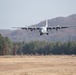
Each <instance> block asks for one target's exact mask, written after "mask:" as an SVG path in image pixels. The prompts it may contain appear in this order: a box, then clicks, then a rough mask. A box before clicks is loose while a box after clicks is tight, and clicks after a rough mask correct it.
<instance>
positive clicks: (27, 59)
mask: <svg viewBox="0 0 76 75" xmlns="http://www.w3.org/2000/svg"><path fill="white" fill-rule="evenodd" d="M0 75H76V56H57V55H56V56H4V57H2V56H1V57H0Z"/></svg>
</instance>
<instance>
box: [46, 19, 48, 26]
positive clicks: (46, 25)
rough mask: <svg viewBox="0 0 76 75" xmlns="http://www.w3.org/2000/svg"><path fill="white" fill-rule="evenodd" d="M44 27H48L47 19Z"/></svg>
mask: <svg viewBox="0 0 76 75" xmlns="http://www.w3.org/2000/svg"><path fill="white" fill-rule="evenodd" d="M46 27H48V20H47V19H46Z"/></svg>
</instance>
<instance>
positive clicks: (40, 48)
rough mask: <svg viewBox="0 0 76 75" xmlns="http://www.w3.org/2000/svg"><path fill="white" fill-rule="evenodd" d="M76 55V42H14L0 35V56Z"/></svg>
mask: <svg viewBox="0 0 76 75" xmlns="http://www.w3.org/2000/svg"><path fill="white" fill-rule="evenodd" d="M51 54H54V55H62V54H66V55H72V54H75V55H76V41H68V42H64V43H63V42H60V41H58V42H45V41H32V42H24V41H23V42H13V41H11V40H10V39H9V38H8V37H3V36H2V35H1V34H0V55H51Z"/></svg>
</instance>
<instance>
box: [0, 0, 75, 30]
mask: <svg viewBox="0 0 76 75" xmlns="http://www.w3.org/2000/svg"><path fill="white" fill-rule="evenodd" d="M71 14H76V0H0V29H11V27H21V26H29V25H33V24H37V23H39V22H40V21H43V20H45V19H46V18H48V19H52V18H55V17H59V16H64V17H65V16H68V15H71Z"/></svg>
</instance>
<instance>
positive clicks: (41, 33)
mask: <svg viewBox="0 0 76 75" xmlns="http://www.w3.org/2000/svg"><path fill="white" fill-rule="evenodd" d="M68 27H69V26H59V25H58V26H53V27H50V26H48V20H46V25H45V26H43V27H13V28H20V29H23V30H30V31H33V30H39V33H40V35H43V34H47V35H49V32H48V30H56V31H57V30H58V29H65V28H68Z"/></svg>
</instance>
